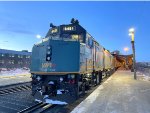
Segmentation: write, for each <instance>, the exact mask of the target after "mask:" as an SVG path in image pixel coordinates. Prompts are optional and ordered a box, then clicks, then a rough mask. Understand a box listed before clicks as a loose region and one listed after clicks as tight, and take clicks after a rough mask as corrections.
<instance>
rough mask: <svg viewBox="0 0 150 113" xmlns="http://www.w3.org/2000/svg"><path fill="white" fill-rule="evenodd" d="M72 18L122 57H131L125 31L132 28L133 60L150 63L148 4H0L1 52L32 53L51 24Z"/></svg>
mask: <svg viewBox="0 0 150 113" xmlns="http://www.w3.org/2000/svg"><path fill="white" fill-rule="evenodd" d="M71 18H76V19H78V20H79V22H80V25H82V26H83V27H84V28H85V29H86V30H87V31H88V32H89V33H90V34H91V35H92V36H93V37H94V38H95V39H96V40H97V41H98V42H99V43H100V44H101V45H102V46H104V47H105V48H106V49H108V50H110V51H113V50H119V51H120V52H121V53H122V54H131V53H132V48H131V39H130V37H129V35H128V34H129V33H128V29H129V28H131V27H134V28H135V48H136V60H137V61H150V50H149V49H150V2H131V1H129V2H0V48H2V49H11V50H29V51H31V50H32V46H33V44H34V43H36V42H39V41H40V39H39V38H37V37H36V35H41V36H42V37H44V36H45V35H46V33H47V31H48V29H49V28H50V27H49V25H50V23H51V22H52V23H53V24H54V25H60V24H69V23H70V20H71ZM124 47H129V51H128V52H124V51H123V48H124Z"/></svg>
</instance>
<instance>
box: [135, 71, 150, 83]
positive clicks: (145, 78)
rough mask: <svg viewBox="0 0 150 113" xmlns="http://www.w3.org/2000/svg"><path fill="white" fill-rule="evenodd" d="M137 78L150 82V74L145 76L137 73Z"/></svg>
mask: <svg viewBox="0 0 150 113" xmlns="http://www.w3.org/2000/svg"><path fill="white" fill-rule="evenodd" d="M137 76H138V78H139V79H142V80H144V81H150V74H143V73H141V72H137Z"/></svg>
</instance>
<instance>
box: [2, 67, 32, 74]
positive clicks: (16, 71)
mask: <svg viewBox="0 0 150 113" xmlns="http://www.w3.org/2000/svg"><path fill="white" fill-rule="evenodd" d="M26 74H30V70H29V69H26V68H14V69H11V70H8V69H4V68H3V69H2V70H1V71H0V76H16V75H26Z"/></svg>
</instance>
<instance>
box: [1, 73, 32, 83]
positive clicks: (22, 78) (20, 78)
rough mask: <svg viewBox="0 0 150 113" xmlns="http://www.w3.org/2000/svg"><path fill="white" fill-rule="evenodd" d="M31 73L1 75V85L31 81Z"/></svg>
mask: <svg viewBox="0 0 150 113" xmlns="http://www.w3.org/2000/svg"><path fill="white" fill-rule="evenodd" d="M30 77H31V74H22V75H15V76H0V86H5V85H10V84H16V83H23V82H29V81H31V78H30Z"/></svg>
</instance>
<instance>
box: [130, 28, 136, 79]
mask: <svg viewBox="0 0 150 113" xmlns="http://www.w3.org/2000/svg"><path fill="white" fill-rule="evenodd" d="M129 35H130V36H131V44H132V51H133V70H134V79H136V64H135V63H136V61H135V46H134V28H130V29H129Z"/></svg>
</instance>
